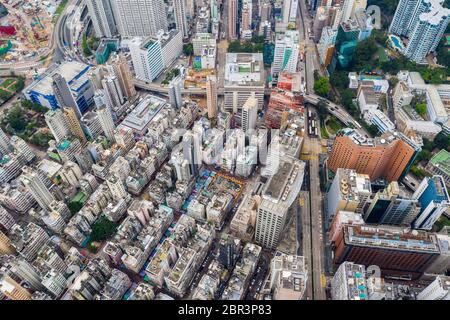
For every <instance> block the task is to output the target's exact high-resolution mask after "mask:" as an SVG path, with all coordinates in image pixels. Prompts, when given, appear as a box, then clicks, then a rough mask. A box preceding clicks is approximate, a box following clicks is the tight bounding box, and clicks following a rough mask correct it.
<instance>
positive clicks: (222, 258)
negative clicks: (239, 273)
mask: <svg viewBox="0 0 450 320" xmlns="http://www.w3.org/2000/svg"><path fill="white" fill-rule="evenodd" d="M239 241H240V240H239V239H235V238H234V237H233V236H230V235H228V234H223V235H222V236H221V238H220V241H219V257H218V260H219V262H220V263H221V264H222V265H223V266H224V267H225V268H227V269H228V270H231V269H233V267H234V264H235V263H236V259H237V257H238V255H239V252H238V245H237V243H236V242H238V243H239Z"/></svg>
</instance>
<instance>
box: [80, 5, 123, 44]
mask: <svg viewBox="0 0 450 320" xmlns="http://www.w3.org/2000/svg"><path fill="white" fill-rule="evenodd" d="M112 1H114V0H112ZM86 4H87V8H88V12H89V16H90V17H91V21H92V25H93V26H94V30H95V34H96V36H97V37H99V38H103V37H106V38H111V37H113V36H115V35H116V34H117V22H116V20H115V16H114V12H113V7H112V5H111V0H92V1H88V2H87V3H86Z"/></svg>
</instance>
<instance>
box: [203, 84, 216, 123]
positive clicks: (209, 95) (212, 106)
mask: <svg viewBox="0 0 450 320" xmlns="http://www.w3.org/2000/svg"><path fill="white" fill-rule="evenodd" d="M206 106H207V109H208V118H209V119H213V118H217V113H218V105H217V78H216V76H208V78H207V80H206Z"/></svg>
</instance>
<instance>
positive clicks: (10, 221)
mask: <svg viewBox="0 0 450 320" xmlns="http://www.w3.org/2000/svg"><path fill="white" fill-rule="evenodd" d="M15 224H16V220H15V219H14V217H13V216H12V215H10V214H9V212H8V211H6V210H5V208H3V207H2V206H0V230H1V229H3V230H6V232H9V231H10V230H11V228H12V226H13V225H15Z"/></svg>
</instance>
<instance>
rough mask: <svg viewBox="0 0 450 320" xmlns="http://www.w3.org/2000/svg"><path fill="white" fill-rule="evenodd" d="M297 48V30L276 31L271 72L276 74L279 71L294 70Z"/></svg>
mask: <svg viewBox="0 0 450 320" xmlns="http://www.w3.org/2000/svg"><path fill="white" fill-rule="evenodd" d="M299 50H300V48H299V32H298V30H287V31H286V32H285V33H278V34H277V39H276V41H275V51H274V58H273V64H272V74H273V75H278V74H279V73H280V72H281V71H287V72H290V73H293V72H296V71H297V63H298V57H299Z"/></svg>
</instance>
